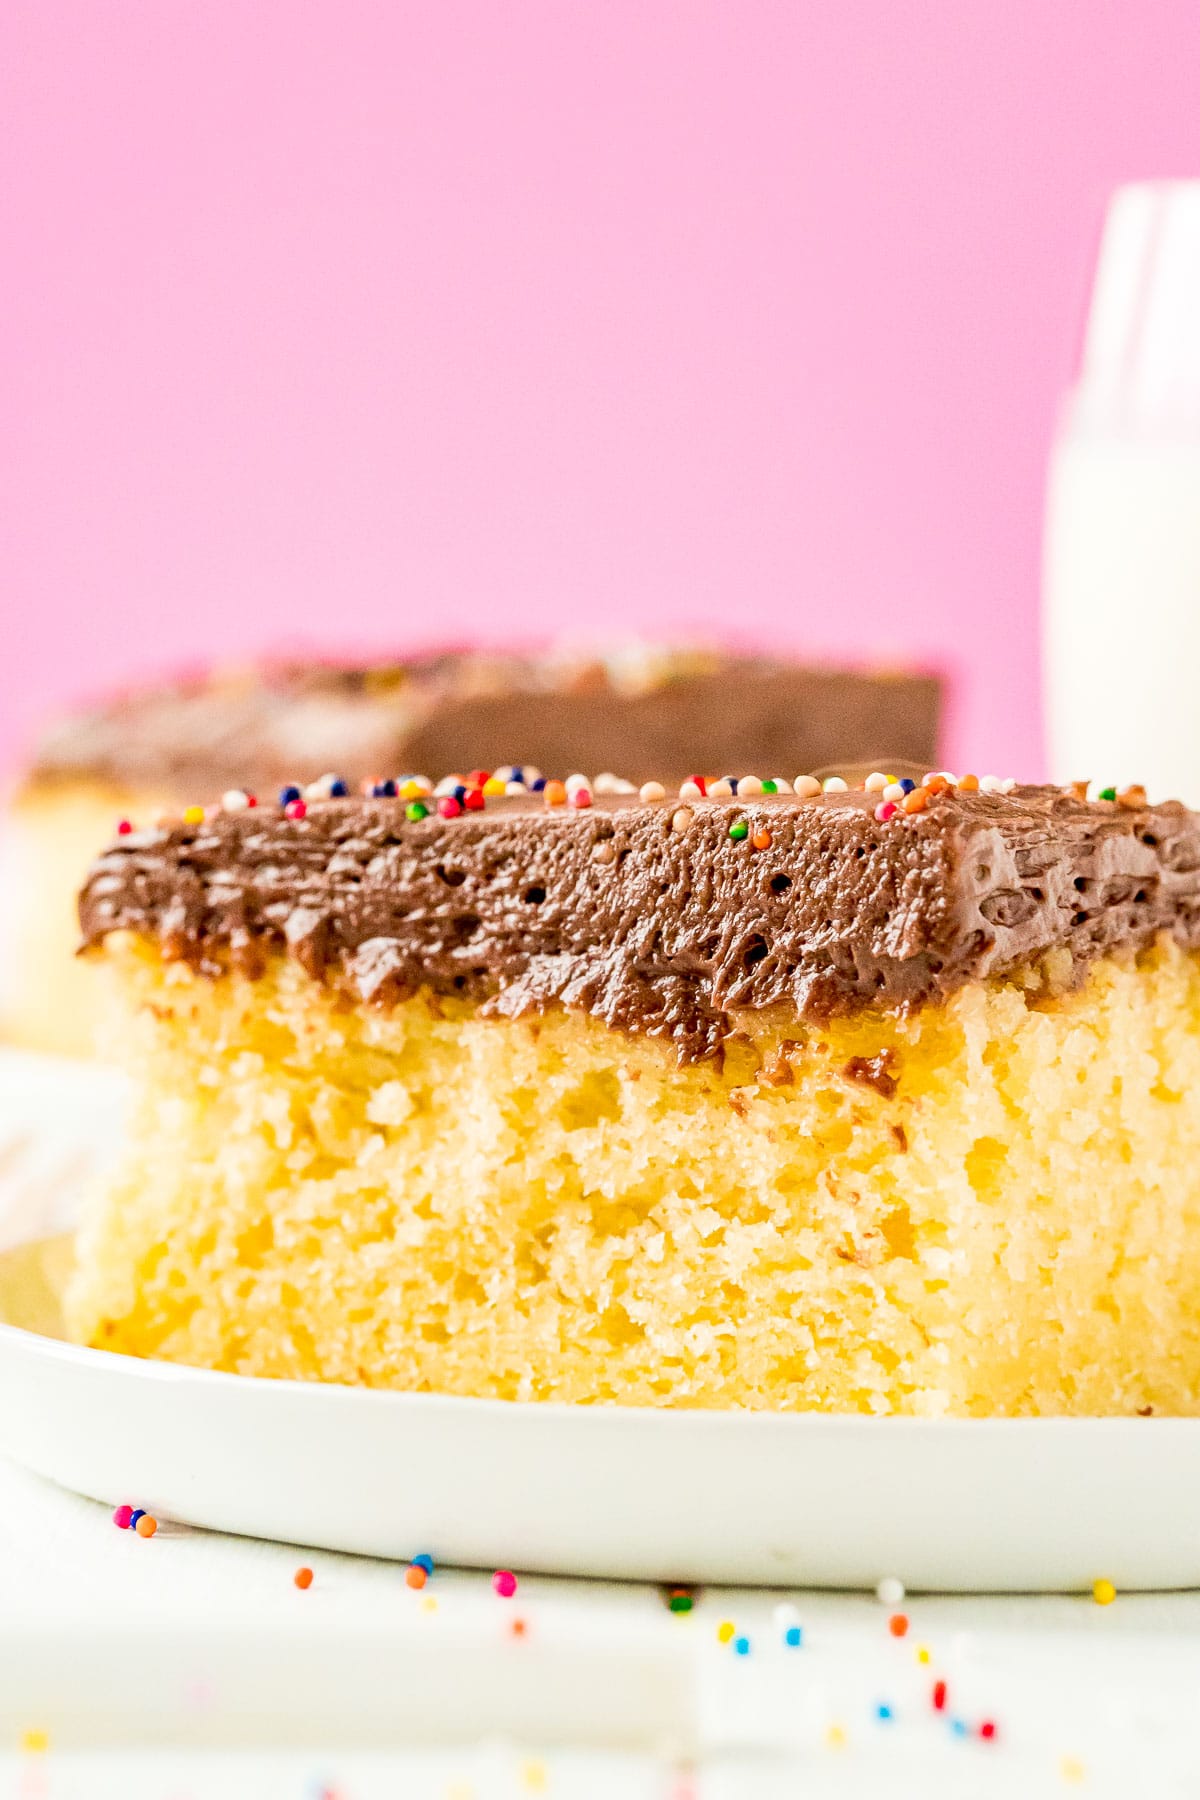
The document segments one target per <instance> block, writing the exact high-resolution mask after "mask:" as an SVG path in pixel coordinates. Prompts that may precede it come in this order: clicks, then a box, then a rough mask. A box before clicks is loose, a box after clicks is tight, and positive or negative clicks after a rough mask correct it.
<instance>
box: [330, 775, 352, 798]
mask: <svg viewBox="0 0 1200 1800" xmlns="http://www.w3.org/2000/svg"><path fill="white" fill-rule="evenodd" d="M349 792H350V789H349V787H348V786H347V784H346V783H345V782H344V781H343V780H342V778H341V776H340V775H339V776H338V778H337V780H336V781H331V782H330V784H329V798H330V799H331V800H344V799H345V798H346V795H347V794H348V793H349Z"/></svg>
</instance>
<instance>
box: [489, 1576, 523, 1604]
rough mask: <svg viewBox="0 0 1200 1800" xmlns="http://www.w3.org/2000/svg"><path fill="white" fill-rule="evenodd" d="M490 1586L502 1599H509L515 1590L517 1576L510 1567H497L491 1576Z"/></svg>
mask: <svg viewBox="0 0 1200 1800" xmlns="http://www.w3.org/2000/svg"><path fill="white" fill-rule="evenodd" d="M492 1586H493V1588H494V1589H495V1590H496V1592H497V1593H498V1594H499V1596H500V1598H501V1599H502V1600H511V1599H512V1597H513V1595H514V1594H515V1593H516V1591H517V1578H516V1576H515V1575H514V1574H513V1572H512V1570H511V1569H497V1570H496V1573H495V1574H494V1575H493V1576H492Z"/></svg>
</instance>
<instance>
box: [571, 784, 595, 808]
mask: <svg viewBox="0 0 1200 1800" xmlns="http://www.w3.org/2000/svg"><path fill="white" fill-rule="evenodd" d="M569 798H570V801H571V805H572V806H590V805H591V804H592V796H591V791H590V789H588V788H575V789H574V790H573V792H572V793H571V794H570V796H569Z"/></svg>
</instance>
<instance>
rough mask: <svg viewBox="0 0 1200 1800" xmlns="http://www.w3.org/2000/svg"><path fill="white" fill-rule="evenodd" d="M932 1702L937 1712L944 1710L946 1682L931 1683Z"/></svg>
mask: <svg viewBox="0 0 1200 1800" xmlns="http://www.w3.org/2000/svg"><path fill="white" fill-rule="evenodd" d="M933 1704H934V1709H935V1711H937V1712H944V1711H945V1710H946V1684H945V1682H944V1681H935V1682H934V1684H933Z"/></svg>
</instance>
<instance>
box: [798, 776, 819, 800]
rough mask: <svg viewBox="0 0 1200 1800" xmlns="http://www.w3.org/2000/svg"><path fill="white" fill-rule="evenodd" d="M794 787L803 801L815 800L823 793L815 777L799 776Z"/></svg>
mask: <svg viewBox="0 0 1200 1800" xmlns="http://www.w3.org/2000/svg"><path fill="white" fill-rule="evenodd" d="M792 787H793V788H794V790H795V791H796V793H797V794H799V796H800V798H801V800H815V799H816V797H817V795H818V794H819V793H820V791H821V784H820V782H819V781H818V780H817V778H816V776H815V775H797V777H796V779H795V781H793V783H792Z"/></svg>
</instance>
